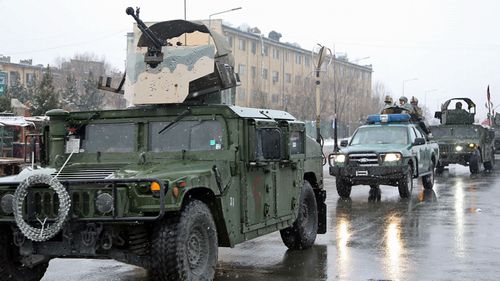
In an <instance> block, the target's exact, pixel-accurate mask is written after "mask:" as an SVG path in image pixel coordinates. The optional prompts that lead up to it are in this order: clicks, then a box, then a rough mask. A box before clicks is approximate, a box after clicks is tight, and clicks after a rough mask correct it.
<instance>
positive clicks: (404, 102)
mask: <svg viewBox="0 0 500 281" xmlns="http://www.w3.org/2000/svg"><path fill="white" fill-rule="evenodd" d="M399 107H400V108H401V109H402V110H403V112H401V113H408V114H412V113H413V107H412V106H411V105H410V104H408V98H407V97H405V96H401V97H399Z"/></svg>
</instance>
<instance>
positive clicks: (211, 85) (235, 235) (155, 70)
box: [0, 8, 326, 281]
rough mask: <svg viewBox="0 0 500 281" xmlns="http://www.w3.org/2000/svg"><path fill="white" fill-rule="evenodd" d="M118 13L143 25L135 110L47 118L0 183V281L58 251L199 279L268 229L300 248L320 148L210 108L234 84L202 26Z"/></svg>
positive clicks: (266, 118) (315, 204)
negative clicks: (29, 161)
mask: <svg viewBox="0 0 500 281" xmlns="http://www.w3.org/2000/svg"><path fill="white" fill-rule="evenodd" d="M127 14H129V15H132V16H133V17H134V18H135V19H136V20H137V22H138V24H137V27H138V28H139V29H140V30H142V33H141V32H139V31H137V30H136V33H137V36H134V42H135V43H134V45H135V46H136V47H134V48H133V50H132V52H131V53H129V57H128V66H127V75H128V79H127V82H126V85H125V86H126V87H127V88H126V90H127V89H128V90H131V89H132V92H131V95H129V97H132V100H133V103H134V104H136V106H134V107H132V108H128V109H124V110H109V111H89V112H66V111H64V110H57V109H56V110H51V111H49V112H48V113H47V115H48V116H49V117H50V122H49V123H48V124H47V125H46V126H45V127H44V130H43V136H42V139H43V146H42V151H43V153H42V154H43V157H42V164H43V165H42V166H41V167H33V168H29V169H25V170H23V171H22V172H21V173H20V174H19V175H17V176H13V177H9V178H4V180H3V182H2V183H0V202H1V206H0V207H1V208H0V211H1V212H0V215H1V216H0V222H1V223H2V224H3V226H2V230H1V231H0V251H1V256H0V257H1V258H0V271H1V273H2V274H1V276H2V277H1V278H0V279H1V280H30V281H33V280H40V279H41V278H42V276H43V275H44V272H45V270H46V268H47V265H48V262H49V260H50V259H51V258H55V257H69V258H113V259H116V260H120V261H124V262H126V263H130V264H135V265H138V266H142V267H145V268H147V269H149V270H150V271H151V276H152V277H153V278H154V279H157V280H210V279H212V278H213V276H214V273H215V265H216V262H217V252H218V250H217V249H218V247H219V246H222V247H233V246H234V245H236V244H238V243H241V242H243V241H246V240H249V239H252V238H255V237H258V236H262V235H264V234H267V233H271V232H274V231H278V230H279V231H280V233H281V237H282V239H283V242H284V243H285V245H286V246H287V247H288V248H291V249H304V248H308V247H311V246H312V244H313V243H314V241H315V238H316V234H317V233H325V232H326V205H325V190H324V189H323V174H322V155H321V149H320V146H319V144H317V143H316V142H315V141H314V140H312V139H311V138H309V137H307V136H306V134H305V126H304V123H303V122H300V121H297V120H296V119H295V118H294V117H293V116H292V115H290V114H289V113H287V112H284V111H277V110H264V109H254V108H243V107H238V106H233V105H224V104H221V101H222V99H223V96H224V95H226V94H229V95H230V94H231V89H234V87H235V86H236V85H237V84H238V79H237V75H236V74H235V73H234V69H233V64H234V63H233V62H232V56H231V53H230V51H229V50H230V49H229V47H228V46H227V45H226V43H225V41H224V39H222V38H221V37H220V36H217V35H216V34H213V33H212V31H210V30H209V29H208V28H207V27H206V26H204V25H201V24H197V23H194V22H188V21H182V20H176V21H167V22H160V23H156V24H154V25H151V26H150V27H149V28H148V27H146V25H145V24H144V23H143V22H142V21H141V20H139V18H138V16H137V11H136V12H134V10H133V9H132V8H128V9H127ZM200 36H202V37H203V40H201V39H200ZM207 36H210V37H211V40H213V41H214V42H215V45H211V44H210V45H206V40H207V39H206V38H207ZM179 42H182V43H179ZM200 42H204V44H198V43H200ZM214 47H215V48H214ZM122 84H123V83H122ZM106 87H108V88H109V85H107V86H106ZM228 89H229V90H230V91H229V93H227V92H228V91H227V90H228ZM116 90H117V91H118V92H119V91H120V90H119V89H116Z"/></svg>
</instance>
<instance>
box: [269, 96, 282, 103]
mask: <svg viewBox="0 0 500 281" xmlns="http://www.w3.org/2000/svg"><path fill="white" fill-rule="evenodd" d="M279 98H280V96H279V95H272V96H271V101H272V103H278V100H279Z"/></svg>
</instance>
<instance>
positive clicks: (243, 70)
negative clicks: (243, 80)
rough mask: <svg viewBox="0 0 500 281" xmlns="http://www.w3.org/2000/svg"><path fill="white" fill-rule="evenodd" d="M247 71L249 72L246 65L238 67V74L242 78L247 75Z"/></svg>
mask: <svg viewBox="0 0 500 281" xmlns="http://www.w3.org/2000/svg"><path fill="white" fill-rule="evenodd" d="M246 70H247V66H246V65H244V64H239V65H238V74H239V75H240V76H243V75H245V73H246V72H247V71H246Z"/></svg>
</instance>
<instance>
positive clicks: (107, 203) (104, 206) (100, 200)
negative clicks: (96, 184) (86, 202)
mask: <svg viewBox="0 0 500 281" xmlns="http://www.w3.org/2000/svg"><path fill="white" fill-rule="evenodd" d="M95 206H96V209H97V211H99V213H101V214H106V213H109V212H111V211H113V196H111V195H110V194H108V193H101V194H99V195H97V198H96V200H95Z"/></svg>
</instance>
